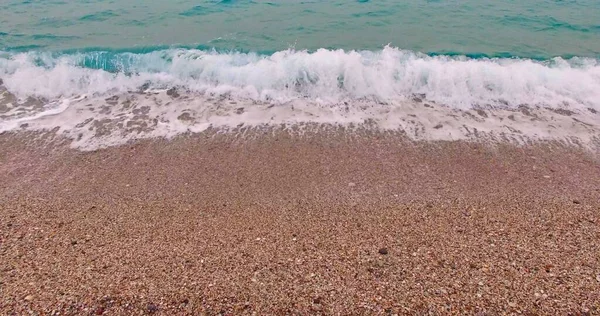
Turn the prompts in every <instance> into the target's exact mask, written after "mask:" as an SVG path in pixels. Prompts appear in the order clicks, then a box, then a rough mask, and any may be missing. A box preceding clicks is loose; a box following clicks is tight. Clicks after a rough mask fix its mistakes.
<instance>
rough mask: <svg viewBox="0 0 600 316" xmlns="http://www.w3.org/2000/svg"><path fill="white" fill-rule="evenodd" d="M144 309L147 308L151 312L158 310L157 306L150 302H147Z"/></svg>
mask: <svg viewBox="0 0 600 316" xmlns="http://www.w3.org/2000/svg"><path fill="white" fill-rule="evenodd" d="M146 309H147V310H148V313H151V314H152V313H156V312H158V306H156V305H154V304H152V303H150V304H148V306H147V307H146Z"/></svg>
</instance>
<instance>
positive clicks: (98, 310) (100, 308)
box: [94, 306, 104, 315]
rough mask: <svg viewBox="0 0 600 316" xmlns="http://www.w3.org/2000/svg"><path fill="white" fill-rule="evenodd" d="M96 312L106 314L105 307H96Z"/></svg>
mask: <svg viewBox="0 0 600 316" xmlns="http://www.w3.org/2000/svg"><path fill="white" fill-rule="evenodd" d="M94 314H96V315H102V314H104V307H102V306H100V307H98V308H96V310H95V311H94Z"/></svg>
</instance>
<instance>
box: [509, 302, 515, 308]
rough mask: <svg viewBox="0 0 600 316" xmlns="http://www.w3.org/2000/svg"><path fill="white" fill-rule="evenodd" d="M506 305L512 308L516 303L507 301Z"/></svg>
mask: <svg viewBox="0 0 600 316" xmlns="http://www.w3.org/2000/svg"><path fill="white" fill-rule="evenodd" d="M508 306H510V307H512V308H515V307H517V303H515V302H508Z"/></svg>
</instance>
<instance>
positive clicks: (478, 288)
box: [0, 127, 600, 315]
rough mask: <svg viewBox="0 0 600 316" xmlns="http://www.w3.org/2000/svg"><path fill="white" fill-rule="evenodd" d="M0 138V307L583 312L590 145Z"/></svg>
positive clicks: (349, 138) (593, 235)
mask: <svg viewBox="0 0 600 316" xmlns="http://www.w3.org/2000/svg"><path fill="white" fill-rule="evenodd" d="M0 148H3V150H2V151H1V152H0V201H1V202H0V218H1V219H2V220H1V224H0V225H1V227H0V234H1V235H0V238H1V239H0V296H1V297H2V300H1V302H0V314H5V315H6V314H8V315H10V314H26V313H29V312H33V313H37V314H52V313H58V312H60V314H61V315H62V314H98V315H100V314H108V315H121V314H122V315H125V314H154V313H156V314H164V315H192V314H208V315H216V314H221V315H237V314H259V315H261V314H398V315H403V314H428V313H429V314H434V315H437V314H477V315H497V314H532V315H566V314H569V313H570V314H572V315H594V314H597V313H600V291H599V290H598V289H600V268H599V267H600V238H599V237H600V212H599V211H600V161H599V160H598V155H597V153H595V152H593V151H590V150H588V149H583V148H578V147H574V146H572V145H571V146H568V145H564V144H561V143H559V142H551V141H548V142H533V143H530V144H525V145H515V144H508V143H502V142H498V143H489V142H487V143H486V142H475V141H448V142H445V141H429V142H424V141H413V140H410V139H408V138H406V137H405V136H403V135H402V134H399V133H391V132H384V131H380V130H369V129H364V130H360V131H353V132H348V131H346V130H344V129H343V128H334V127H320V128H315V129H312V130H310V129H309V130H305V131H303V132H302V133H296V132H293V131H290V130H281V129H277V128H271V129H262V130H261V129H248V130H245V131H244V132H243V133H231V132H223V133H221V132H219V131H217V130H208V131H205V132H203V133H200V134H186V135H180V136H177V137H175V138H174V139H171V140H161V139H149V140H142V141H138V142H132V143H129V144H128V145H124V146H117V147H109V148H106V149H99V150H95V151H89V152H86V151H79V150H76V149H72V148H69V147H68V142H65V143H63V142H62V141H60V140H57V138H56V137H55V136H52V135H41V136H40V135H39V134H35V133H25V132H23V133H4V134H2V135H0Z"/></svg>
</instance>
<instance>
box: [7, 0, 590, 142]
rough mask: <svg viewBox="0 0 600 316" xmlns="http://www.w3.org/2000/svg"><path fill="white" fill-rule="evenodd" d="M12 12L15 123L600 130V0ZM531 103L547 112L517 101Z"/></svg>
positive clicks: (90, 130) (107, 136)
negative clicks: (522, 113)
mask: <svg viewBox="0 0 600 316" xmlns="http://www.w3.org/2000/svg"><path fill="white" fill-rule="evenodd" d="M0 12H1V14H0V133H2V132H5V131H20V130H23V129H25V130H53V131H56V130H58V131H59V132H60V133H62V134H63V135H66V136H67V137H70V138H72V139H74V140H75V142H76V143H77V144H78V146H81V147H84V148H96V147H98V146H100V147H102V146H107V145H111V144H122V143H124V142H125V141H127V140H131V139H136V138H143V137H171V136H174V135H178V134H180V133H187V132H197V131H202V130H205V129H206V128H209V127H211V126H221V127H228V128H229V127H236V126H258V125H264V124H267V125H269V124H276V125H277V124H287V123H290V124H297V123H306V122H308V123H327V124H361V122H364V121H368V122H375V124H377V126H380V127H382V128H386V129H401V130H403V131H405V132H407V134H411V135H413V136H414V137H415V138H417V139H456V137H458V138H465V137H467V138H468V137H471V135H473V131H482V130H483V131H486V133H491V134H494V133H495V135H497V136H498V137H504V136H505V135H504V134H505V133H512V134H514V135H516V136H515V137H516V138H520V137H524V136H523V135H527V137H532V138H545V137H546V138H552V137H563V138H564V137H571V136H572V137H576V138H577V139H580V140H582V142H589V141H591V140H593V139H599V137H600V136H599V135H598V133H597V130H598V129H600V128H597V122H600V117H599V114H598V113H600V2H599V1H597V0H563V1H560V0H520V1H516V0H503V1H499V0H405V1H391V0H379V1H372V0H371V1H369V0H359V1H356V0H353V1H350V0H348V1H339V0H336V1H314V0H305V1H291V0H288V1H263V0H255V1H241V0H240V1H236V0H221V1H217V0H203V1H189V0H177V1H157V0H121V1H117V0H71V1H58V0H43V1H42V0H27V1H22V0H21V1H17V0H4V1H2V2H0ZM167 91H168V93H167ZM423 105H426V106H423ZM524 107H525V108H529V109H530V110H528V111H529V112H526V113H536V114H534V115H533V116H525V117H522V118H516V117H515V116H514V115H513V114H511V113H513V112H515V111H517V112H519V111H522V109H523V108H524ZM472 110H476V111H479V112H476V113H482V112H480V111H500V112H494V113H495V114H493V113H491V112H490V114H485V115H481V117H477V116H473V115H470V114H465V111H466V112H469V111H472ZM502 111H504V112H502ZM506 111H508V112H506ZM531 111H533V112H531ZM536 111H537V112H536ZM540 111H541V112H540ZM556 111H558V112H556ZM469 113H470V112H469ZM485 113H487V112H485ZM499 113H504V114H499ZM557 113H559V114H560V113H563V114H565V113H568V114H570V115H573V116H572V117H570V116H566V118H564V117H563V118H562V119H558V118H556V114H557ZM440 126H443V128H442V127H440ZM557 135H559V136H557ZM582 135H583V136H582ZM590 135H591V136H590ZM586 139H587V140H586Z"/></svg>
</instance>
